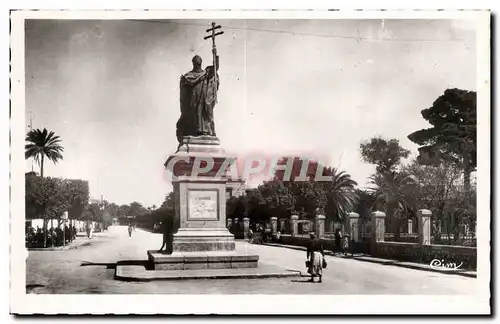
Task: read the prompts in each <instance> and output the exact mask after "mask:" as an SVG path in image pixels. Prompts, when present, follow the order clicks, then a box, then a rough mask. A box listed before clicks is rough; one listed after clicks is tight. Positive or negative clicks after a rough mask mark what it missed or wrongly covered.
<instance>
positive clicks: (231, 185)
mask: <svg viewBox="0 0 500 324" xmlns="http://www.w3.org/2000/svg"><path fill="white" fill-rule="evenodd" d="M245 193H246V184H245V180H244V179H242V178H238V179H229V180H228V181H227V183H226V199H230V198H232V197H240V196H243V195H244V194H245Z"/></svg>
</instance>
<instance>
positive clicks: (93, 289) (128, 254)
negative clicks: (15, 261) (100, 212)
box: [26, 226, 477, 295]
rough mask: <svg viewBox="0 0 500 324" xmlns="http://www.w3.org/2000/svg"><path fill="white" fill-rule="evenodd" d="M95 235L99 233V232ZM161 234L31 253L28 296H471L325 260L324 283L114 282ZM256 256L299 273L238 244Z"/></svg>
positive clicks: (290, 262)
mask: <svg viewBox="0 0 500 324" xmlns="http://www.w3.org/2000/svg"><path fill="white" fill-rule="evenodd" d="M98 235H99V234H98ZM161 240H162V238H161V235H160V234H153V233H149V232H146V231H142V230H140V229H137V231H136V232H134V233H133V234H132V237H131V238H129V237H128V233H127V228H126V227H124V226H117V227H112V228H111V229H110V231H109V232H106V233H102V234H100V235H99V236H95V237H93V238H92V239H91V240H89V244H86V245H84V246H81V247H79V248H77V249H74V250H67V251H30V252H29V257H28V260H27V278H26V283H27V292H32V293H42V294H43V293H62V294H78V293H100V294H114V293H116V294H124V293H126V294H133V293H141V294H148V293H153V294H335V295H339V294H340V295H341V294H402V295H405V294H408V295H411V294H419V295H422V294H428V295H441V294H450V295H454V294H474V293H475V291H476V289H477V288H476V282H477V280H476V279H474V278H466V277H461V276H456V275H447V274H440V273H434V272H428V271H420V270H412V269H405V268H400V267H395V266H386V265H380V264H373V263H367V262H361V261H356V260H352V259H342V258H337V257H331V256H327V257H326V258H327V262H328V268H327V269H325V270H324V278H323V280H324V282H323V283H322V284H319V283H314V284H313V283H308V282H307V279H308V278H280V279H276V278H270V279H251V280H245V279H233V280H185V281H155V282H142V283H131V282H122V281H117V280H114V278H113V277H114V271H115V270H114V267H115V263H116V262H117V261H120V260H146V259H147V255H146V251H147V250H153V249H158V248H159V247H160V246H161ZM237 244H238V249H247V250H248V251H249V252H251V253H256V254H258V255H259V256H260V262H262V263H268V264H275V265H278V266H281V267H284V268H287V269H297V270H302V271H304V270H305V269H304V260H305V252H301V251H297V250H291V249H286V248H280V247H270V246H262V245H251V244H247V243H244V242H238V243H237Z"/></svg>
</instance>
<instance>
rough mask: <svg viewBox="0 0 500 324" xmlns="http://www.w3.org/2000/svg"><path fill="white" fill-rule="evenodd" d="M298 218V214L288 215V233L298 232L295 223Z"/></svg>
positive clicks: (297, 225) (297, 226)
mask: <svg viewBox="0 0 500 324" xmlns="http://www.w3.org/2000/svg"><path fill="white" fill-rule="evenodd" d="M298 220H299V216H297V215H292V216H290V234H292V236H295V235H297V234H298V233H299V224H298V223H297V221H298Z"/></svg>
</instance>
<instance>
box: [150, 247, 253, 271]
mask: <svg viewBox="0 0 500 324" xmlns="http://www.w3.org/2000/svg"><path fill="white" fill-rule="evenodd" d="M148 260H149V262H151V263H152V264H153V266H154V270H155V271H156V270H169V271H173V270H196V269H207V270H208V269H241V268H257V267H258V262H259V256H258V255H249V254H243V253H238V252H233V251H231V252H228V251H217V252H216V251H207V252H174V253H172V254H166V253H161V252H158V251H148Z"/></svg>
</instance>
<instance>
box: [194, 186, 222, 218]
mask: <svg viewBox="0 0 500 324" xmlns="http://www.w3.org/2000/svg"><path fill="white" fill-rule="evenodd" d="M218 196H219V194H218V191H217V190H193V189H191V190H188V204H189V205H188V220H215V221H216V220H219V213H218V208H217V207H218V201H219V197H218Z"/></svg>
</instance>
